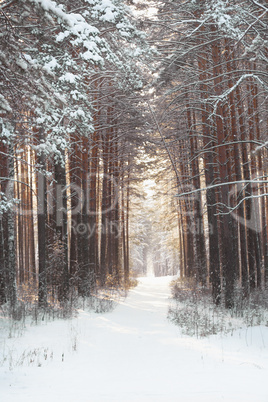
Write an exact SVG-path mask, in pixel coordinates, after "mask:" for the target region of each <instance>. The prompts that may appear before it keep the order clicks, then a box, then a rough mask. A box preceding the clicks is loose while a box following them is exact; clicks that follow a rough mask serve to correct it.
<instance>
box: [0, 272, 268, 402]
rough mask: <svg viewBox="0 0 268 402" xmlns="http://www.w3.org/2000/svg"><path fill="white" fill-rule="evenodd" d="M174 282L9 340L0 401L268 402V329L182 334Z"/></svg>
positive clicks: (144, 282)
mask: <svg viewBox="0 0 268 402" xmlns="http://www.w3.org/2000/svg"><path fill="white" fill-rule="evenodd" d="M170 280H171V278H168V277H165V278H153V277H150V278H141V279H140V283H139V285H138V286H137V288H135V289H133V290H131V291H130V292H129V296H128V297H127V299H126V300H124V301H122V302H120V304H119V305H118V306H117V308H116V309H115V310H114V311H113V312H111V313H106V314H103V315H98V314H93V313H88V312H85V311H80V313H79V316H78V317H77V318H75V319H72V320H66V321H60V320H58V321H55V322H51V323H48V324H47V325H44V326H37V327H30V328H28V330H27V331H26V333H25V334H24V335H23V336H22V337H20V338H16V339H8V340H6V341H5V342H4V344H2V345H1V348H2V349H3V348H4V350H5V355H6V356H7V359H6V361H5V362H4V364H3V366H2V367H1V368H0V401H5V402H10V401H12V402H18V401H19V402H24V401H25V402H26V401H27V402H33V401H34V402H43V401H50V402H56V401H57V402H58V401H64V402H102V401H117V402H123V401H124V402H128V401H130V402H131V401H137V402H138V401H139V402H147V401H154V402H158V401H159V402H160V401H161V402H162V401H163V402H164V401H165V402H173V401H174V402H175V401H181V402H188V401H191V402H192V401H194V402H197V401H198V402H202V401H206V402H210V401H211V402H212V401H213V402H215V401H216V402H217V401H226V402H240V401H241V402H242V401H243V402H252V401H254V402H268V388H267V385H266V382H267V378H268V375H267V374H268V328H267V327H264V326H263V327H255V328H249V329H247V330H239V331H236V332H235V333H234V334H233V335H232V336H231V335H230V336H228V337H220V336H212V337H210V338H206V339H195V338H190V337H187V336H182V335H181V333H180V330H179V328H177V327H176V326H174V325H173V324H171V323H169V322H168V320H167V318H166V316H167V309H168V304H169V300H168V298H169V293H170V292H169V285H168V284H169V282H170ZM1 353H2V351H1ZM9 359H12V366H15V367H14V368H13V369H12V370H9V366H10V365H11V362H10V361H9ZM16 359H17V360H16Z"/></svg>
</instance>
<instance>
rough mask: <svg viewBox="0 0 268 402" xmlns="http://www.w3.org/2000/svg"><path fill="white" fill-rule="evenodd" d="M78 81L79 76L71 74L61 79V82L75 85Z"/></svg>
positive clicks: (66, 74)
mask: <svg viewBox="0 0 268 402" xmlns="http://www.w3.org/2000/svg"><path fill="white" fill-rule="evenodd" d="M76 79H77V76H76V75H74V74H73V73H69V72H67V73H65V74H64V75H62V76H61V77H60V78H59V80H60V81H66V82H69V83H70V84H74V83H75V82H76Z"/></svg>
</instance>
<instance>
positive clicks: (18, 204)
mask: <svg viewBox="0 0 268 402" xmlns="http://www.w3.org/2000/svg"><path fill="white" fill-rule="evenodd" d="M267 33H268V7H267V2H266V1H265V0H259V1H255V0H245V1H244V0H242V1H237V0H232V1H225V0H215V1H206V0H201V1H195V0H181V1H179V0H178V1H165V0H163V1H161V2H157V1H155V2H153V1H151V2H145V3H144V2H137V1H121V0H75V1H69V0H61V1H60V0H55V1H52V0H19V1H12V0H1V1H0V41H1V48H0V74H1V91H0V195H1V199H0V304H2V305H4V304H5V303H7V304H8V305H9V306H10V312H11V314H12V315H14V316H16V309H17V305H18V303H21V302H23V301H25V300H31V301H32V302H33V303H37V304H38V306H39V307H44V308H46V307H47V306H48V305H55V304H64V303H65V302H66V301H68V300H71V299H73V298H74V297H76V296H82V297H88V296H91V295H92V294H93V293H95V292H96V290H97V289H105V288H107V287H115V288H125V289H128V288H129V286H130V284H131V282H132V277H133V276H135V275H137V274H142V273H145V272H146V270H148V266H149V265H150V267H151V269H152V270H153V271H154V272H155V274H156V275H159V276H161V275H167V274H169V275H174V274H177V273H178V272H179V275H180V277H181V279H185V280H189V283H191V284H194V286H196V285H198V286H200V287H202V288H205V289H209V292H210V293H211V295H212V298H213V301H214V303H215V304H216V305H218V304H220V303H223V304H224V305H225V307H226V308H228V309H231V308H232V307H233V306H234V294H235V292H236V291H237V289H239V290H240V291H241V294H242V296H243V298H245V299H247V298H248V297H249V295H250V294H251V293H252V292H253V291H256V290H257V289H265V288H266V287H267V283H268V240H267V234H268V229H267V224H268V197H267V194H268V193H267V189H268V162H267V156H268V136H267V127H268V113H267V112H268V67H267V66H268V35H267ZM146 183H147V184H146ZM148 188H149V190H148ZM148 198H149V201H148Z"/></svg>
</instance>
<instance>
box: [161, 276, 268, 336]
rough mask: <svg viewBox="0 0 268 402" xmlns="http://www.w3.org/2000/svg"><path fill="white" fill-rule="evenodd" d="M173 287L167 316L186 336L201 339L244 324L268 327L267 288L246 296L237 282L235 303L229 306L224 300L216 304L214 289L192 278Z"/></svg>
mask: <svg viewBox="0 0 268 402" xmlns="http://www.w3.org/2000/svg"><path fill="white" fill-rule="evenodd" d="M170 287H171V293H172V299H171V301H170V306H169V310H168V318H169V320H170V321H172V322H173V323H175V324H176V325H178V326H179V327H180V328H181V330H182V333H183V334H185V335H189V336H195V337H197V338H200V337H206V336H209V335H215V334H222V335H225V334H228V333H232V332H234V331H235V330H237V329H239V328H243V327H253V326H258V325H265V326H268V295H267V289H255V290H254V291H252V292H251V294H250V295H249V296H248V297H247V298H245V297H244V295H243V291H242V289H241V287H240V286H239V284H236V286H235V295H234V306H233V308H232V309H226V307H225V305H224V300H222V302H221V303H220V304H219V305H215V304H214V303H213V300H212V296H211V290H210V289H209V288H205V287H201V286H199V285H198V284H197V283H196V282H195V281H194V280H193V279H191V280H189V279H176V280H174V281H172V282H171V284H170Z"/></svg>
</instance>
